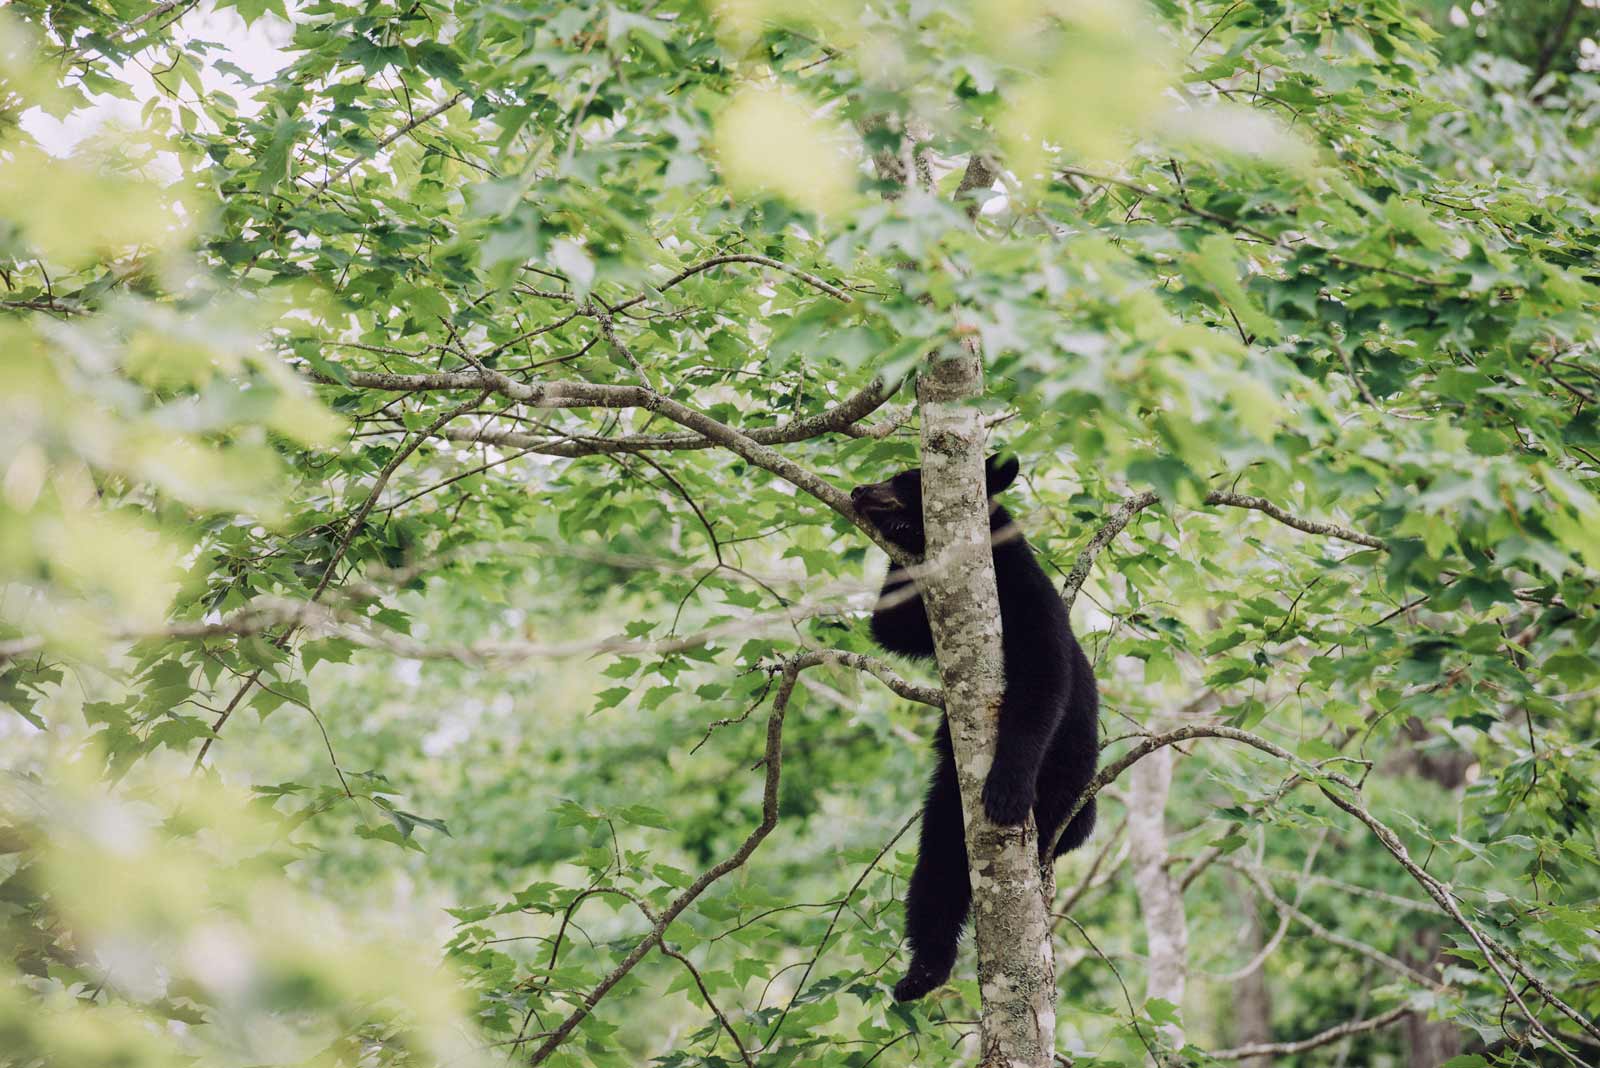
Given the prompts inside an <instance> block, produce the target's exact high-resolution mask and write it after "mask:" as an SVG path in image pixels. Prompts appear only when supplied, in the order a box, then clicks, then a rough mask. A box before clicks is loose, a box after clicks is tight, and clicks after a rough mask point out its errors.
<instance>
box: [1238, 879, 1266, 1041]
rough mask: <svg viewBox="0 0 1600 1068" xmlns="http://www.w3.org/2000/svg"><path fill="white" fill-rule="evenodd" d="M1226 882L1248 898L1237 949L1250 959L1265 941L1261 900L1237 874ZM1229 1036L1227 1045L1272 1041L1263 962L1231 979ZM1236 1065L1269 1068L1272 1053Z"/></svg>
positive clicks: (1245, 899) (1242, 899) (1245, 900)
mask: <svg viewBox="0 0 1600 1068" xmlns="http://www.w3.org/2000/svg"><path fill="white" fill-rule="evenodd" d="M1229 886H1230V887H1231V888H1233V889H1234V891H1235V894H1236V896H1237V897H1238V899H1239V900H1240V901H1244V902H1248V904H1247V905H1246V906H1245V924H1246V927H1245V933H1244V945H1243V946H1242V947H1241V950H1242V952H1244V953H1246V954H1248V955H1249V958H1250V959H1251V960H1254V959H1255V957H1256V954H1258V953H1260V952H1261V949H1262V947H1263V946H1265V945H1266V944H1267V932H1266V930H1265V926H1264V925H1263V924H1262V922H1261V904H1260V902H1258V901H1253V900H1252V894H1251V892H1250V888H1249V887H1248V886H1245V885H1243V883H1242V881H1241V880H1239V879H1238V878H1237V877H1235V878H1232V879H1230V880H1229ZM1232 1038H1233V1040H1232V1042H1231V1043H1230V1045H1234V1046H1254V1045H1259V1044H1262V1043H1266V1042H1271V1041H1272V991H1271V989H1269V988H1268V986H1267V966H1266V964H1265V962H1263V963H1261V964H1259V965H1257V966H1256V967H1255V968H1252V969H1251V970H1250V972H1249V974H1247V975H1242V976H1240V977H1239V978H1238V979H1236V980H1235V981H1234V984H1233V1031H1232ZM1238 1065H1239V1068H1272V1056H1271V1055H1270V1054H1263V1055H1261V1056H1259V1057H1244V1058H1242V1059H1240V1061H1239V1062H1238Z"/></svg>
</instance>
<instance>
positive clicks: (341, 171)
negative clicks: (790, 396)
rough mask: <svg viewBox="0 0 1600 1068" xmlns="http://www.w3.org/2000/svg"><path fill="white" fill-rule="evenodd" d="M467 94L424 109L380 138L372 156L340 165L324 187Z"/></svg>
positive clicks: (358, 157) (323, 183) (357, 158)
mask: <svg viewBox="0 0 1600 1068" xmlns="http://www.w3.org/2000/svg"><path fill="white" fill-rule="evenodd" d="M466 95H467V94H466V93H465V92H464V91H463V92H459V93H456V94H455V95H454V96H452V97H450V98H449V99H448V100H446V101H445V102H444V103H442V104H437V105H435V106H434V107H431V108H429V109H428V110H427V111H424V112H423V113H422V114H421V115H418V116H417V117H416V118H414V119H412V120H411V121H409V122H407V123H406V124H405V125H403V126H401V127H400V128H399V129H397V130H395V131H394V132H393V133H391V134H389V135H387V136H386V137H384V138H383V139H382V140H380V141H379V142H378V144H377V146H376V147H375V148H374V149H373V152H372V155H371V156H357V157H356V158H355V159H353V160H351V161H350V162H349V163H346V164H345V165H344V166H343V167H340V168H339V169H338V170H336V171H334V172H333V173H332V174H330V175H328V176H327V177H326V178H324V179H323V180H322V188H324V189H326V188H328V186H330V185H332V184H334V183H335V182H337V181H339V180H341V179H342V178H344V176H345V175H347V174H349V173H350V172H351V171H353V170H355V169H356V167H358V166H360V165H361V164H362V163H365V162H366V161H367V160H370V159H373V158H375V157H376V156H377V154H378V153H379V152H382V151H383V150H384V149H386V148H388V147H389V146H390V145H392V144H394V143H395V142H396V141H398V140H400V138H402V137H404V136H405V135H406V134H408V133H410V132H411V131H412V130H415V129H416V128H417V127H418V126H421V125H422V124H423V123H425V122H427V121H429V120H430V119H434V118H437V117H438V116H440V115H443V114H444V113H445V112H447V111H449V110H450V109H451V108H453V107H455V106H456V105H457V104H459V103H461V101H462V100H464V99H466Z"/></svg>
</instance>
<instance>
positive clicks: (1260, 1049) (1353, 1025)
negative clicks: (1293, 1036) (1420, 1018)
mask: <svg viewBox="0 0 1600 1068" xmlns="http://www.w3.org/2000/svg"><path fill="white" fill-rule="evenodd" d="M1413 1011H1415V1010H1413V1009H1412V1008H1411V1007H1410V1006H1409V1005H1397V1006H1395V1007H1394V1008H1392V1009H1390V1010H1389V1011H1388V1012H1383V1013H1379V1014H1378V1015H1377V1016H1369V1017H1367V1018H1366V1019H1365V1020H1349V1021H1347V1022H1345V1023H1342V1024H1339V1025H1338V1026H1336V1027H1330V1028H1328V1029H1327V1030H1326V1031H1319V1032H1317V1033H1316V1034H1314V1035H1312V1036H1311V1037H1310V1038H1302V1039H1300V1040H1299V1041H1298V1042H1258V1043H1256V1044H1254V1045H1250V1046H1236V1047H1234V1048H1233V1049H1219V1050H1213V1051H1212V1052H1211V1053H1210V1054H1209V1056H1210V1057H1211V1058H1212V1059H1213V1060H1218V1061H1242V1060H1245V1059H1246V1058H1249V1057H1288V1056H1292V1055H1294V1054H1296V1053H1304V1052H1306V1051H1307V1050H1312V1049H1316V1048H1317V1047H1318V1046H1326V1045H1329V1044H1331V1043H1334V1042H1337V1041H1339V1040H1340V1039H1341V1038H1345V1037H1348V1036H1349V1035H1359V1034H1361V1033H1362V1032H1365V1031H1376V1030H1378V1029H1379V1028H1380V1027H1387V1026H1389V1025H1390V1024H1392V1023H1394V1022H1395V1021H1396V1020H1402V1019H1404V1018H1405V1017H1407V1016H1410V1015H1411V1014H1412V1012H1413Z"/></svg>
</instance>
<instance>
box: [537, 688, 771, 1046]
mask: <svg viewBox="0 0 1600 1068" xmlns="http://www.w3.org/2000/svg"><path fill="white" fill-rule="evenodd" d="M799 675H800V669H799V668H796V667H793V666H790V667H787V668H785V670H784V672H783V680H782V681H781V682H780V683H779V685H778V691H777V695H776V696H775V697H774V698H773V701H772V713H771V715H769V716H768V717H767V745H766V752H765V755H764V756H763V757H762V761H761V763H762V765H763V766H764V767H765V768H766V778H765V781H764V782H763V785H762V792H761V823H760V824H759V825H758V826H757V827H756V828H755V830H753V831H751V832H750V834H749V835H748V836H747V837H746V838H745V840H744V841H743V842H742V843H740V845H739V848H738V849H736V850H734V852H733V853H732V855H730V856H729V857H728V858H727V859H725V860H723V861H722V862H721V863H719V864H717V865H715V866H713V867H711V868H708V869H707V870H706V871H705V872H704V873H702V874H701V876H700V877H699V878H698V879H696V880H695V881H694V882H693V883H691V884H690V885H689V887H688V888H687V889H686V890H684V892H683V893H681V894H679V895H678V896H677V897H676V898H674V899H673V900H672V903H671V904H669V905H668V906H667V907H666V908H665V909H663V910H662V911H661V913H660V915H659V916H657V917H656V920H655V923H654V924H652V925H651V928H650V931H649V933H648V934H646V935H645V936H644V937H643V938H641V939H640V940H639V941H638V942H636V943H635V944H634V947H633V949H632V950H630V951H629V952H628V955H627V956H626V957H624V958H623V959H622V961H621V962H620V963H619V964H618V965H617V966H616V967H615V968H613V969H611V971H610V972H609V973H607V975H606V976H605V978H603V979H601V980H600V982H599V984H598V985H596V986H595V987H594V989H592V990H590V991H589V993H588V995H587V996H585V997H584V999H583V1001H582V1002H581V1003H580V1004H579V1005H578V1006H577V1008H575V1009H573V1010H572V1012H571V1013H569V1014H568V1015H567V1017H566V1019H564V1020H562V1021H561V1023H559V1024H557V1025H556V1027H555V1029H554V1030H553V1031H551V1033H550V1036H549V1037H548V1038H546V1039H545V1040H544V1042H543V1043H542V1044H541V1045H540V1046H539V1048H538V1049H536V1050H534V1051H533V1053H532V1055H531V1056H529V1058H528V1064H529V1065H530V1066H534V1065H539V1064H543V1063H544V1062H545V1061H546V1060H547V1059H549V1057H550V1055H551V1054H552V1053H554V1052H555V1051H556V1050H557V1049H558V1048H559V1047H560V1046H561V1044H562V1043H563V1042H565V1041H566V1040H567V1037H568V1036H569V1035H571V1034H572V1031H573V1029H574V1028H575V1027H577V1026H578V1025H579V1024H580V1023H582V1022H583V1021H584V1019H585V1018H586V1017H587V1016H588V1015H589V1014H590V1013H591V1012H593V1011H594V1007H595V1006H596V1005H598V1004H600V1001H601V999H603V998H604V997H605V996H606V994H608V993H609V992H610V991H611V989H612V988H613V987H614V986H616V985H617V984H618V983H619V982H621V981H622V979H623V977H624V976H626V975H627V974H628V973H629V972H631V971H632V970H633V969H634V967H635V966H636V965H637V964H638V963H639V962H640V961H641V960H643V959H644V957H645V955H646V954H647V953H649V952H650V950H651V949H653V948H655V947H656V946H657V945H659V944H660V943H661V941H662V938H663V936H664V935H665V934H666V930H667V928H668V927H669V926H670V925H671V924H672V921H673V920H675V919H677V918H678V916H679V915H681V914H682V913H683V910H684V909H686V908H688V907H689V906H690V905H691V904H693V903H694V901H695V899H696V898H698V897H699V896H700V895H701V894H703V893H705V891H706V888H707V887H709V886H710V885H711V884H712V883H714V882H716V881H717V880H718V879H720V878H722V877H723V876H724V875H726V874H728V873H729V872H731V871H733V870H734V869H735V868H738V867H740V866H741V865H743V864H744V862H745V861H747V860H749V859H750V855H751V854H752V853H754V852H755V851H756V847H758V846H759V845H760V844H761V843H762V841H763V840H764V839H765V838H766V837H767V835H769V834H771V833H772V829H773V828H774V827H776V826H777V825H778V778H779V775H780V773H781V769H782V763H783V717H784V713H785V712H787V711H788V707H789V697H790V696H791V695H792V694H793V693H794V684H795V680H796V679H797V678H799ZM669 955H670V954H669ZM707 1003H708V1004H709V1002H707ZM718 1015H719V1016H720V1015H721V1014H720V1013H719V1014H718ZM734 1041H735V1043H737V1044H739V1049H740V1052H741V1053H743V1052H744V1046H743V1044H742V1043H739V1040H738V1038H737V1037H735V1039H734ZM746 1056H747V1059H748V1055H746Z"/></svg>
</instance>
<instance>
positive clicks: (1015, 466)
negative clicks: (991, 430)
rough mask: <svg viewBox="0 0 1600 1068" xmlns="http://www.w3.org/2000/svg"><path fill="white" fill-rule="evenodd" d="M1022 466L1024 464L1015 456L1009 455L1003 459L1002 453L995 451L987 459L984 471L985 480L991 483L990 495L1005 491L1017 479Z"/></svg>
mask: <svg viewBox="0 0 1600 1068" xmlns="http://www.w3.org/2000/svg"><path fill="white" fill-rule="evenodd" d="M1021 467H1022V465H1021V464H1019V463H1018V462H1017V458H1016V457H1015V456H1007V457H1005V458H1004V459H1001V456H1000V453H995V454H994V455H993V456H991V457H989V459H987V460H985V461H984V465H983V473H984V478H985V480H986V481H987V482H988V484H989V496H991V497H993V496H995V495H996V494H998V493H1003V492H1005V489H1006V487H1007V486H1009V485H1011V483H1013V482H1015V481H1016V480H1017V472H1018V471H1019V470H1021Z"/></svg>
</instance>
